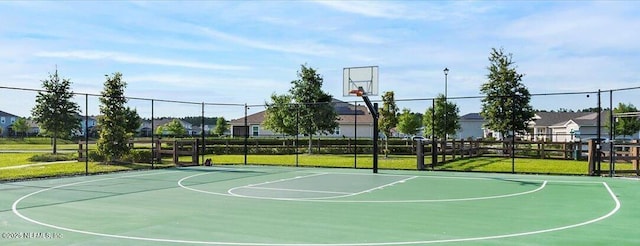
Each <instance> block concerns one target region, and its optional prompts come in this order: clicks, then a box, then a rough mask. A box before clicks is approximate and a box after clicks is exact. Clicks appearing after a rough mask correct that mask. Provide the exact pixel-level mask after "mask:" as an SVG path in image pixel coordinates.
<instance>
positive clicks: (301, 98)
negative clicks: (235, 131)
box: [267, 65, 338, 154]
mask: <svg viewBox="0 0 640 246" xmlns="http://www.w3.org/2000/svg"><path fill="white" fill-rule="evenodd" d="M297 75H298V79H297V80H294V81H291V84H292V85H293V86H292V88H291V89H290V90H289V93H290V96H286V95H283V96H275V97H274V96H272V100H274V99H277V100H274V104H273V105H272V106H271V107H268V108H267V114H272V116H270V117H272V119H273V118H275V117H277V116H282V117H285V118H283V119H282V120H280V122H277V119H276V122H275V123H277V124H274V125H271V126H270V127H274V129H276V130H277V132H280V133H285V134H289V135H293V134H305V135H307V136H309V150H308V151H309V154H311V149H312V145H311V144H312V140H313V135H314V134H327V133H332V132H334V131H335V129H336V128H337V127H338V113H336V111H335V108H334V107H333V105H331V101H332V100H333V98H332V97H331V95H329V94H327V93H325V92H324V91H322V82H323V79H322V76H320V75H319V74H318V73H317V72H316V70H315V69H313V68H310V67H307V66H306V65H300V71H298V73H297ZM287 97H290V99H291V100H292V101H293V103H295V104H296V105H290V106H286V105H285V101H287V100H288V99H289V98H287ZM291 106H293V107H291ZM286 109H288V110H289V111H288V112H287V114H284V112H282V111H283V110H286ZM277 111H280V112H277ZM294 112H295V113H294ZM273 115H277V116H273ZM278 124H279V125H278ZM291 126H298V128H296V127H293V128H292V127H291Z"/></svg>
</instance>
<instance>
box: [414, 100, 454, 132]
mask: <svg viewBox="0 0 640 246" xmlns="http://www.w3.org/2000/svg"><path fill="white" fill-rule="evenodd" d="M435 100H436V101H435V118H433V117H432V116H433V114H434V108H433V107H429V108H428V109H427V111H426V112H425V113H424V116H423V120H422V123H423V124H424V126H425V135H427V134H428V135H431V133H432V132H433V133H434V135H435V136H436V137H438V138H441V139H444V138H446V137H447V135H454V134H456V132H457V131H458V130H460V120H459V119H460V116H459V114H460V109H459V108H458V105H456V104H455V103H453V102H449V101H447V100H446V99H445V97H444V95H442V94H440V95H438V97H436V99H435ZM445 109H446V110H445ZM445 113H446V116H445ZM445 119H446V122H445Z"/></svg>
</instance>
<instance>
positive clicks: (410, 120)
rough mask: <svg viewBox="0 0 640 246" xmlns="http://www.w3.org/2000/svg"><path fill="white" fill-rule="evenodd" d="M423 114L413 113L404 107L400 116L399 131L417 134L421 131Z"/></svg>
mask: <svg viewBox="0 0 640 246" xmlns="http://www.w3.org/2000/svg"><path fill="white" fill-rule="evenodd" d="M421 118H422V117H421V116H420V115H419V114H416V113H412V112H411V111H410V110H409V109H408V108H403V109H402V113H400V116H398V127H397V129H398V132H400V133H403V134H406V135H415V134H417V133H418V132H419V131H420V126H421V125H422V122H421Z"/></svg>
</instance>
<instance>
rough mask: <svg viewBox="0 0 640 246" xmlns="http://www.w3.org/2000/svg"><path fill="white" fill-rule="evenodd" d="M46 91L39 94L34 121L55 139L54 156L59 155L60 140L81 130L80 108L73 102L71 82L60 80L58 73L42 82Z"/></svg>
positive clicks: (32, 111) (32, 112) (50, 75)
mask: <svg viewBox="0 0 640 246" xmlns="http://www.w3.org/2000/svg"><path fill="white" fill-rule="evenodd" d="M42 88H43V89H44V91H40V92H38V95H37V96H36V105H35V107H34V108H33V109H32V110H31V114H32V115H33V119H34V121H35V122H37V123H38V124H39V125H40V127H41V128H42V130H43V131H42V132H43V133H46V134H47V135H48V136H50V137H52V139H53V154H56V153H57V149H58V148H57V145H58V144H57V140H58V138H66V137H69V136H71V135H72V134H73V132H76V131H78V130H80V118H79V117H77V116H78V115H79V114H80V106H78V104H77V103H75V102H73V101H71V99H73V91H71V81H70V80H69V79H60V77H59V76H58V71H57V70H56V72H55V73H54V74H49V78H48V79H45V80H42Z"/></svg>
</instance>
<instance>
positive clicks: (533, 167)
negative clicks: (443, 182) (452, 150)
mask: <svg viewBox="0 0 640 246" xmlns="http://www.w3.org/2000/svg"><path fill="white" fill-rule="evenodd" d="M205 158H211V159H212V160H213V163H214V164H243V163H244V156H243V155H206V156H205ZM439 158H440V157H439ZM372 159H373V158H372V155H370V154H369V155H358V159H357V163H356V167H357V168H371V166H372V162H373V161H372ZM180 160H181V161H188V160H190V159H187V157H181V158H180ZM247 163H248V164H259V165H283V166H295V165H296V162H295V155H249V156H247ZM430 163H431V158H430V156H427V157H425V165H426V166H425V168H426V169H429V168H430V166H429V165H430ZM514 164H515V165H514V167H515V171H516V172H517V173H539V174H570V175H587V174H588V166H587V161H575V160H555V159H525V158H516V159H515V161H514ZM298 165H299V166H318V167H347V168H350V167H354V156H353V155H306V154H301V155H298ZM378 167H379V168H381V169H406V170H415V169H416V168H417V165H416V157H415V156H412V155H390V156H389V157H387V158H385V157H384V156H382V155H381V156H379V157H378ZM511 167H512V166H511V158H502V157H475V158H466V159H459V160H455V161H450V162H448V163H446V164H442V165H438V166H436V167H435V169H436V170H447V171H473V172H511ZM601 169H602V170H603V172H604V171H605V170H607V171H608V170H609V164H608V163H606V162H602V163H601ZM616 170H633V167H632V165H631V164H628V163H618V164H616Z"/></svg>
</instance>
